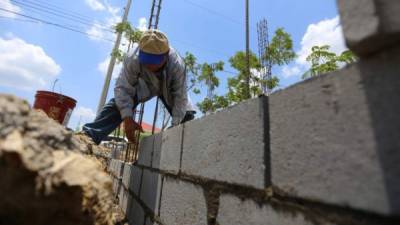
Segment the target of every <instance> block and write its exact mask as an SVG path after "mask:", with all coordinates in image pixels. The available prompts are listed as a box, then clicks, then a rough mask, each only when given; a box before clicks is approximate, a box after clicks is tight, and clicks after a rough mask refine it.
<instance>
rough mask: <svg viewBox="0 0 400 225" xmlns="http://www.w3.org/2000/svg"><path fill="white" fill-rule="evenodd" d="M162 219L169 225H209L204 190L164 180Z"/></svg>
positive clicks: (179, 182) (183, 183)
mask: <svg viewBox="0 0 400 225" xmlns="http://www.w3.org/2000/svg"><path fill="white" fill-rule="evenodd" d="M160 217H161V220H162V222H163V223H164V224H168V225H169V224H191V225H207V208H206V201H205V198H204V194H203V190H202V189H201V188H199V187H197V186H194V185H193V184H190V183H186V182H183V181H177V180H173V179H170V178H166V179H164V185H163V190H162V197H161V209H160Z"/></svg>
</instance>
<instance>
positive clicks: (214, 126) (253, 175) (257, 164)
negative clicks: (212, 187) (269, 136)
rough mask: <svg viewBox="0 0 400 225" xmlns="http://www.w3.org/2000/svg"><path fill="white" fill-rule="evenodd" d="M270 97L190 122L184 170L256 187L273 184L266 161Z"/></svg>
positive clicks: (187, 126)
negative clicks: (265, 130)
mask: <svg viewBox="0 0 400 225" xmlns="http://www.w3.org/2000/svg"><path fill="white" fill-rule="evenodd" d="M266 98H267V97H265V96H263V97H259V98H256V99H251V100H249V101H245V102H242V103H240V104H238V105H236V106H233V107H229V108H227V109H224V110H222V111H220V112H217V113H215V114H211V115H209V116H206V117H203V118H201V119H198V120H194V121H191V122H188V123H186V124H185V130H184V137H183V155H182V168H181V171H182V172H184V173H186V174H190V175H198V176H202V177H206V178H210V179H214V180H219V181H226V182H230V183H236V184H242V185H248V186H253V187H256V188H264V187H265V186H267V185H269V183H270V180H269V178H268V177H267V176H266V173H265V164H264V161H265V158H264V157H265V151H268V149H266V148H267V147H268V143H266V141H265V140H264V139H265V133H264V125H265V124H264V123H265V120H264V119H267V118H266V113H265V112H266V108H265V107H266V105H267V99H266ZM267 154H268V153H267ZM268 155H269V154H268Z"/></svg>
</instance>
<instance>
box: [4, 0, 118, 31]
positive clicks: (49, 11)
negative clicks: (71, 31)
mask: <svg viewBox="0 0 400 225" xmlns="http://www.w3.org/2000/svg"><path fill="white" fill-rule="evenodd" d="M10 1H11V2H13V3H15V4H16V5H18V6H21V7H23V8H27V9H29V10H34V11H38V12H42V13H46V14H51V15H54V16H57V17H60V18H64V19H68V20H71V21H75V22H77V23H80V24H84V25H86V26H89V27H92V26H96V27H97V28H99V29H101V30H105V31H107V32H111V33H114V31H113V30H112V29H110V28H104V26H102V25H98V24H93V23H88V22H85V21H84V20H82V19H79V18H77V17H74V16H68V15H63V13H58V12H54V11H51V10H46V9H44V8H41V7H37V6H34V5H30V4H32V3H28V4H27V3H25V2H20V1H17V0H10Z"/></svg>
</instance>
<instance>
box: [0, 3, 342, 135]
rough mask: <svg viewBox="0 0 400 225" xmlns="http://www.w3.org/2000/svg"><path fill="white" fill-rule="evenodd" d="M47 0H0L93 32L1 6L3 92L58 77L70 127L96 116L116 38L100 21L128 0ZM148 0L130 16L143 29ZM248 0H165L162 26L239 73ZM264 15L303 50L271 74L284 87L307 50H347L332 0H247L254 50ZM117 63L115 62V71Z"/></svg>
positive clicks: (19, 91)
mask: <svg viewBox="0 0 400 225" xmlns="http://www.w3.org/2000/svg"><path fill="white" fill-rule="evenodd" d="M46 2H47V1H44V0H0V9H1V8H2V9H7V10H11V11H14V12H17V13H20V14H24V15H28V16H31V17H34V18H38V19H41V20H45V21H48V22H52V23H57V24H59V25H65V26H67V27H69V28H73V29H74V30H79V31H82V32H83V33H86V34H89V35H92V36H90V37H89V36H88V35H84V34H81V33H77V32H72V31H70V30H65V29H61V28H59V27H55V26H51V25H48V24H44V23H43V22H37V21H33V20H32V19H29V18H26V17H25V18H24V17H21V16H18V15H16V14H12V13H6V12H4V11H1V10H0V92H1V93H8V94H14V95H17V96H20V97H22V98H25V99H27V100H28V101H29V102H30V103H33V101H34V95H35V91H36V90H39V89H41V90H43V89H44V90H51V89H52V83H53V82H54V80H55V79H58V82H57V84H56V86H55V91H57V92H61V93H63V94H65V95H68V96H71V97H73V98H75V99H76V100H77V101H78V104H77V107H76V108H75V111H74V114H73V116H72V118H71V121H70V123H69V127H72V128H75V127H76V125H77V123H78V120H79V118H81V119H82V121H81V122H82V123H84V122H89V121H91V120H93V117H94V115H95V112H96V107H97V104H98V99H99V96H100V92H101V89H102V86H103V83H104V70H105V68H106V66H107V63H108V56H109V54H110V52H111V49H112V46H113V43H112V40H114V39H115V36H114V35H113V34H112V33H111V32H108V31H106V29H104V28H101V27H100V26H99V25H98V24H101V25H102V26H107V27H110V26H112V24H114V23H115V22H117V21H119V20H120V17H121V16H122V13H123V7H124V5H125V4H126V1H125V0H73V1H63V0H53V1H51V3H49V4H47V3H46ZM151 2H152V0H133V2H132V6H131V11H130V14H129V21H130V22H131V24H133V25H135V26H137V27H141V28H144V27H146V23H147V20H148V17H149V14H150V7H151ZM244 2H245V1H244V0H241V1H239V0H235V1H232V0H230V1H229V0H219V1H215V0H214V1H213V0H164V1H163V5H162V10H161V16H160V23H159V29H160V30H162V31H164V32H165V33H166V34H167V35H168V37H169V39H170V42H171V45H172V46H173V47H174V48H175V49H177V50H178V51H179V52H180V53H181V55H184V53H185V52H186V51H189V52H191V53H193V54H194V55H195V56H196V57H197V58H198V62H199V63H203V62H208V63H212V62H216V61H219V60H222V61H224V62H225V70H226V71H232V72H235V70H234V69H233V68H230V66H229V63H228V59H229V57H230V56H233V55H234V53H235V52H236V51H239V50H243V49H244V47H245V33H244V31H245V27H244V15H245V14H244V13H245V12H244V6H245V5H244ZM43 5H44V6H43ZM55 9H56V10H59V12H64V13H70V14H72V13H74V18H75V20H70V19H66V18H62V17H60V16H56V15H53V14H49V13H45V12H43V10H47V11H51V12H55V11H54V10H55ZM75 13H77V14H75ZM62 15H66V14H62ZM262 18H266V19H267V20H268V23H269V31H270V36H272V35H273V32H274V31H275V30H276V28H278V27H283V28H284V29H285V30H286V31H287V32H288V33H290V34H291V36H292V39H293V41H294V49H295V51H296V52H297V54H298V58H297V59H296V60H295V61H294V62H293V63H291V64H290V65H287V66H283V67H279V68H274V70H273V72H274V75H277V76H278V77H279V78H280V81H281V82H280V88H284V87H287V86H288V85H291V84H293V83H296V82H299V81H301V78H300V77H301V74H302V73H303V72H304V71H305V70H307V69H308V66H309V65H308V64H307V62H305V56H306V55H307V53H308V52H309V51H310V48H311V47H312V46H313V45H318V44H329V45H331V46H332V50H333V51H335V52H337V53H339V52H341V51H343V50H344V49H345V46H344V44H343V38H342V33H341V27H340V25H339V18H338V12H337V8H336V3H335V1H334V0H324V1H321V0H308V1H300V0H250V24H251V25H250V30H251V33H250V46H251V50H252V51H253V52H257V32H256V23H257V22H258V21H259V20H261V19H262ZM78 21H80V22H78ZM95 24H97V25H95ZM104 39H107V40H104ZM110 40H111V41H110ZM122 48H124V47H122ZM119 69H120V67H117V68H116V71H115V76H116V75H117V74H118V70H119ZM217 76H218V77H219V78H220V80H221V85H220V87H219V88H218V89H217V93H218V94H223V93H225V92H226V78H228V77H230V76H232V74H230V73H227V72H220V73H218V74H217ZM113 85H114V82H112V84H111V87H110V92H109V95H108V96H109V98H111V97H112V96H113ZM203 93H205V91H203ZM190 96H191V98H192V100H193V102H195V103H196V102H197V101H199V100H201V99H203V98H204V95H198V96H196V95H193V94H190ZM153 108H154V101H152V102H150V103H149V104H147V107H146V113H145V117H144V118H145V121H147V122H151V121H152V118H153Z"/></svg>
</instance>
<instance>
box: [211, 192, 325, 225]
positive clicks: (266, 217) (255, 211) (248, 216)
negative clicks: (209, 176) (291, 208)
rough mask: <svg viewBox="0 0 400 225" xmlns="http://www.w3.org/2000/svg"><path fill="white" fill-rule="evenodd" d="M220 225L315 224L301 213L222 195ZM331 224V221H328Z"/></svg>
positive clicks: (218, 217) (218, 218)
mask: <svg viewBox="0 0 400 225" xmlns="http://www.w3.org/2000/svg"><path fill="white" fill-rule="evenodd" d="M217 221H218V224H220V225H232V224H235V225H261V224H262V225H277V224H279V225H292V224H296V225H313V224H314V223H312V222H309V221H307V220H305V219H304V216H303V215H301V214H300V213H297V214H290V213H286V214H284V213H283V212H277V211H275V210H274V209H273V208H272V207H271V206H268V205H264V206H261V207H260V206H259V205H258V204H256V203H254V202H253V201H251V200H244V201H242V200H241V199H239V198H237V197H234V196H231V195H222V196H221V197H220V203H219V209H218V216H217ZM326 224H329V223H326Z"/></svg>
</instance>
